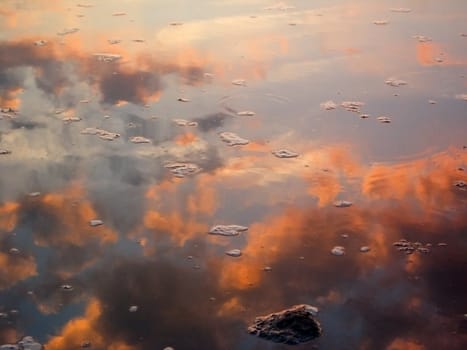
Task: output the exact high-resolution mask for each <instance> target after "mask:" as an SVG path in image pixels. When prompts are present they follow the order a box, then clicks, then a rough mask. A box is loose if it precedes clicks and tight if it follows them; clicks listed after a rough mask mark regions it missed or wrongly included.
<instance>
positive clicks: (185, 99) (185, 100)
mask: <svg viewBox="0 0 467 350" xmlns="http://www.w3.org/2000/svg"><path fill="white" fill-rule="evenodd" d="M177 101H178V102H190V101H191V100H190V99H189V98H185V97H179V98H177Z"/></svg>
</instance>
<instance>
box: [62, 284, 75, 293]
mask: <svg viewBox="0 0 467 350" xmlns="http://www.w3.org/2000/svg"><path fill="white" fill-rule="evenodd" d="M60 289H61V290H63V291H64V292H71V291H72V290H73V286H72V285H70V284H62V285H61V286H60Z"/></svg>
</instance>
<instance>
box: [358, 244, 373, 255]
mask: <svg viewBox="0 0 467 350" xmlns="http://www.w3.org/2000/svg"><path fill="white" fill-rule="evenodd" d="M370 250H371V248H370V247H368V246H366V245H365V246H363V247H360V252H362V253H368V252H369V251H370Z"/></svg>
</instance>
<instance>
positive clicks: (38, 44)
mask: <svg viewBox="0 0 467 350" xmlns="http://www.w3.org/2000/svg"><path fill="white" fill-rule="evenodd" d="M34 45H36V46H45V45H47V40H37V41H34Z"/></svg>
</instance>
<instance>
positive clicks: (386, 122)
mask: <svg viewBox="0 0 467 350" xmlns="http://www.w3.org/2000/svg"><path fill="white" fill-rule="evenodd" d="M376 119H377V120H378V121H380V122H381V123H383V124H389V123H391V118H389V117H385V116H383V115H382V116H380V117H378V118H376Z"/></svg>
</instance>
